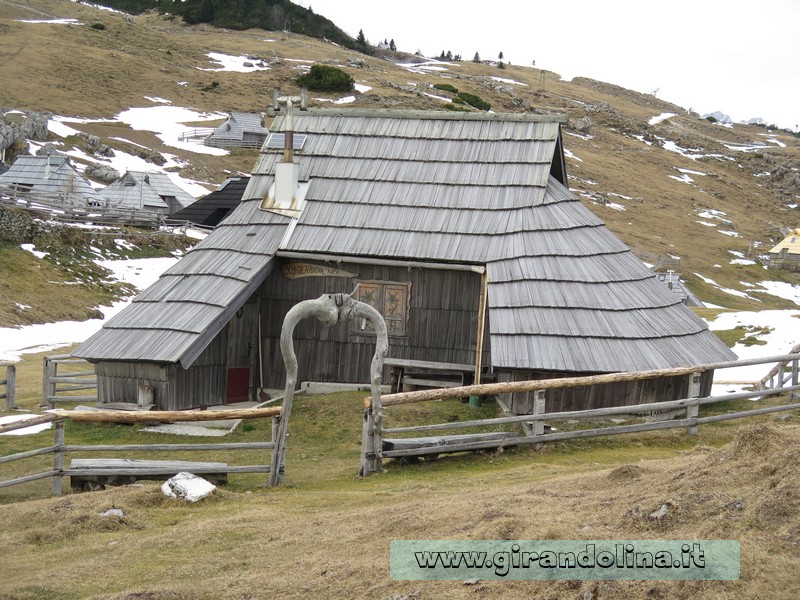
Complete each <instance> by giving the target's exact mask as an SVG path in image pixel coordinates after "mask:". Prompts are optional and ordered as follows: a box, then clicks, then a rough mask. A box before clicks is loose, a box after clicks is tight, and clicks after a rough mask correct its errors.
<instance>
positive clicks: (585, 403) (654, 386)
mask: <svg viewBox="0 0 800 600" xmlns="http://www.w3.org/2000/svg"><path fill="white" fill-rule="evenodd" d="M596 374H597V373H583V374H581V373H544V372H541V371H522V370H514V371H498V372H497V380H498V381H529V380H538V379H556V378H559V377H580V376H581V375H596ZM713 379H714V372H713V371H707V372H706V373H703V375H702V379H701V384H700V387H701V391H700V395H701V396H707V395H709V394H710V393H711V384H712V381H713ZM688 394H689V379H688V377H685V376H682V377H662V378H661V379H653V380H647V381H623V382H619V383H612V384H605V385H595V386H588V387H587V386H584V387H574V388H565V389H558V390H547V391H546V392H545V412H567V411H572V410H588V409H590V408H608V407H611V406H633V405H635V404H643V403H647V402H666V401H668V400H680V399H683V398H686V397H687V396H688ZM533 396H534V393H533V392H518V393H515V394H503V396H502V400H503V402H504V404H505V405H506V406H508V407H509V408H510V409H511V412H512V413H513V414H515V415H528V414H533Z"/></svg>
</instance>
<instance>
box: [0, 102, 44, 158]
mask: <svg viewBox="0 0 800 600" xmlns="http://www.w3.org/2000/svg"><path fill="white" fill-rule="evenodd" d="M50 116H51V115H50V113H42V112H30V113H23V112H21V111H16V110H14V111H8V112H2V114H0V150H5V149H6V148H10V147H11V146H13V145H14V144H16V143H18V142H25V141H27V140H37V141H40V142H43V141H46V140H47V121H48V120H49V119H50Z"/></svg>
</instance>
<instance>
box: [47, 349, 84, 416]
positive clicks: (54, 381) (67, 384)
mask: <svg viewBox="0 0 800 600" xmlns="http://www.w3.org/2000/svg"><path fill="white" fill-rule="evenodd" d="M63 365H70V366H71V367H72V368H73V370H71V371H67V372H64V371H61V374H59V367H60V366H63ZM76 365H80V366H81V367H83V366H85V367H86V368H85V369H83V370H81V371H75V370H74V368H75V366H76ZM79 368H80V367H79ZM82 390H97V375H96V374H95V371H94V366H93V365H92V364H91V363H90V362H88V361H86V360H83V359H82V358H75V357H74V356H71V355H69V354H58V355H55V356H45V357H44V365H43V373H42V405H43V406H47V408H51V409H52V408H55V407H56V404H58V403H62V402H63V403H78V402H94V403H96V402H97V392H96V391H95V393H94V394H92V395H86V394H84V395H80V396H78V395H73V394H71V393H70V392H77V391H82Z"/></svg>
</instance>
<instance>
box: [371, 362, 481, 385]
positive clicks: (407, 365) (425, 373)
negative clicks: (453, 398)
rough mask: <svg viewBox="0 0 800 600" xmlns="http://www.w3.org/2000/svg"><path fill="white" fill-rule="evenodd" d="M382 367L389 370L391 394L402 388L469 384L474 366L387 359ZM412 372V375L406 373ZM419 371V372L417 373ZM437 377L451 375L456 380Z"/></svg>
mask: <svg viewBox="0 0 800 600" xmlns="http://www.w3.org/2000/svg"><path fill="white" fill-rule="evenodd" d="M383 364H384V366H387V367H389V368H390V369H391V379H390V383H391V390H392V393H393V394H396V393H398V392H402V391H404V390H403V387H404V386H417V387H432V388H443V387H458V386H461V385H465V384H466V383H469V382H470V381H471V379H472V378H474V375H475V365H465V364H459V363H443V362H434V361H428V360H411V359H408V358H393V357H387V358H386V359H385V360H384V361H383ZM408 370H413V371H415V373H414V374H413V375H407V374H406V371H408ZM417 371H420V372H417ZM437 375H440V376H441V375H444V376H448V375H452V376H455V378H456V379H457V380H452V381H451V380H446V379H443V378H441V377H439V378H437Z"/></svg>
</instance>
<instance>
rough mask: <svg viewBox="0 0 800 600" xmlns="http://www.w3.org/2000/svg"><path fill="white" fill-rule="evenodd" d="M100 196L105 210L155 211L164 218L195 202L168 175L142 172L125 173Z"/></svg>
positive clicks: (192, 197)
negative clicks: (107, 207) (109, 208)
mask: <svg viewBox="0 0 800 600" xmlns="http://www.w3.org/2000/svg"><path fill="white" fill-rule="evenodd" d="M100 195H101V196H102V198H103V200H104V201H105V202H106V203H107V204H108V206H112V207H115V208H128V209H135V210H140V209H145V210H147V209H149V210H157V211H160V212H162V213H164V214H171V213H173V212H176V210H179V209H180V208H186V207H187V206H189V205H190V204H192V203H193V202H194V201H195V198H194V196H192V195H191V194H189V193H188V192H186V191H185V190H184V189H183V188H181V187H180V186H178V185H177V184H175V183H173V181H172V179H170V177H169V175H168V174H166V173H147V172H144V171H127V172H126V173H125V174H124V175H123V176H122V177H120V178H119V179H118V180H117V181H115V182H114V183H112V184H110V185H108V186H107V187H106V188H104V189H103V190H102V191H101V192H100ZM173 199H174V200H173ZM175 207H179V208H177V209H175Z"/></svg>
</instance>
